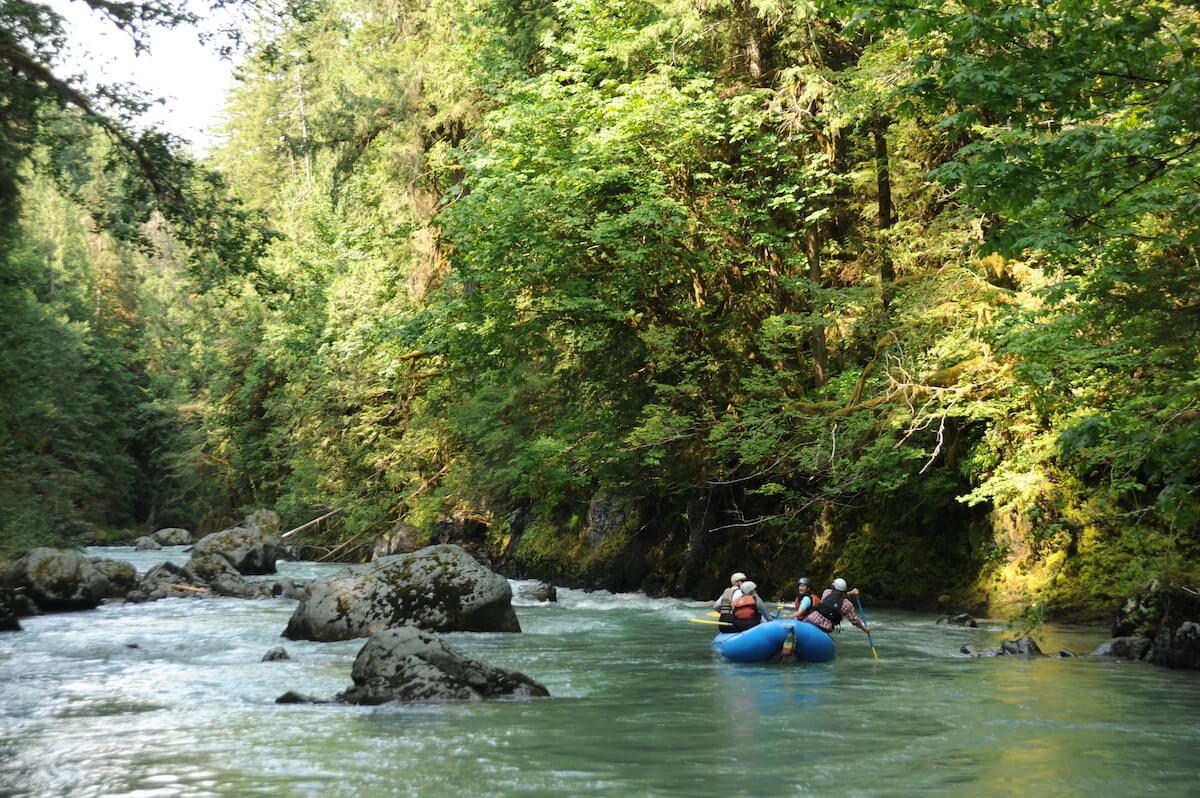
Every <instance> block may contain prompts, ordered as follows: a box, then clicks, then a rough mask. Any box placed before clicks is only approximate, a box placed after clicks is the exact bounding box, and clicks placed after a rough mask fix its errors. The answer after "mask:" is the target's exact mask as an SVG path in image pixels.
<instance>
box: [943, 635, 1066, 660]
mask: <svg viewBox="0 0 1200 798" xmlns="http://www.w3.org/2000/svg"><path fill="white" fill-rule="evenodd" d="M959 651H960V652H961V653H963V654H966V655H967V656H968V657H1042V656H1045V655H1044V654H1043V653H1042V650H1041V649H1040V648H1038V644H1037V643H1035V642H1033V638H1031V637H1029V636H1025V637H1019V638H1017V639H1016V640H1005V641H1004V642H1003V643H1001V644H1000V647H999V648H976V647H975V646H963V647H962V648H960V649H959Z"/></svg>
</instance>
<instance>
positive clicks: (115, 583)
mask: <svg viewBox="0 0 1200 798" xmlns="http://www.w3.org/2000/svg"><path fill="white" fill-rule="evenodd" d="M91 561H92V566H93V567H94V568H95V569H96V570H98V571H99V572H100V573H102V574H104V576H105V577H107V578H108V586H109V589H108V595H106V596H105V598H125V596H127V595H129V591H131V590H135V589H136V588H137V583H138V575H137V569H136V568H134V567H133V563H130V562H126V561H124V560H109V559H106V558H104V557H92V558H91Z"/></svg>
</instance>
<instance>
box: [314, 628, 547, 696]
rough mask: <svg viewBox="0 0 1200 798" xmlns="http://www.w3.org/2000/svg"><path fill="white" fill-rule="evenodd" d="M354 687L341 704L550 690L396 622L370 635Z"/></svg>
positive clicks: (361, 653) (358, 662) (536, 693)
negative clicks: (471, 657)
mask: <svg viewBox="0 0 1200 798" xmlns="http://www.w3.org/2000/svg"><path fill="white" fill-rule="evenodd" d="M351 677H352V678H353V679H354V686H353V687H351V688H349V689H347V690H345V691H343V692H342V693H339V694H338V696H337V698H338V700H339V701H342V702H344V703H347V704H368V705H374V704H382V703H385V702H388V701H419V702H445V701H482V700H484V699H488V698H534V697H542V696H548V695H550V692H549V691H548V690H547V689H546V688H545V687H543V686H542V685H541V684H538V683H537V682H535V681H534V680H533V679H530V678H529V677H528V676H526V675H524V674H523V673H518V672H517V671H512V670H508V669H507V668H499V667H496V666H494V665H488V664H487V663H484V662H480V661H478V660H474V659H470V658H469V657H466V656H464V655H462V654H460V653H459V652H457V651H455V650H454V649H452V648H450V647H449V646H447V645H446V643H445V642H444V641H443V640H442V639H441V638H440V637H438V636H437V635H435V634H433V633H431V632H427V631H424V630H421V629H417V628H416V627H415V626H399V627H396V628H394V629H386V630H384V631H382V632H378V633H376V634H373V635H371V637H370V639H369V640H368V641H367V642H366V644H365V645H364V646H363V647H362V649H361V650H360V651H359V652H358V656H357V657H355V659H354V668H353V670H352V671H351Z"/></svg>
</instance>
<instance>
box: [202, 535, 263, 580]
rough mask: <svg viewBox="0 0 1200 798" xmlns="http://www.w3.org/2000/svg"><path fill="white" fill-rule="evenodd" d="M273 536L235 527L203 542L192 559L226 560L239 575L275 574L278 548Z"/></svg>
mask: <svg viewBox="0 0 1200 798" xmlns="http://www.w3.org/2000/svg"><path fill="white" fill-rule="evenodd" d="M276 543H277V541H276V540H275V538H274V537H272V536H271V535H268V534H266V533H265V532H262V531H260V530H259V529H251V528H247V527H241V526H235V527H231V528H229V529H226V530H223V531H221V532H213V533H212V534H211V535H205V536H204V537H202V538H200V541H199V542H198V543H196V545H195V547H193V549H192V557H204V556H206V555H210V554H212V555H216V556H218V557H223V558H224V559H225V560H226V561H228V562H229V564H230V565H232V566H233V567H234V568H235V569H236V570H237V572H238V573H240V574H273V573H275V546H276Z"/></svg>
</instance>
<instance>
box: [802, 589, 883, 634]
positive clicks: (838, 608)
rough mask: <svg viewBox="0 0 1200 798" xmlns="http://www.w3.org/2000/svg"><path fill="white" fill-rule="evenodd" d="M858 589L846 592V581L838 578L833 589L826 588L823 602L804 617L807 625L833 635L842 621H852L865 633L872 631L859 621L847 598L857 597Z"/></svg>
mask: <svg viewBox="0 0 1200 798" xmlns="http://www.w3.org/2000/svg"><path fill="white" fill-rule="evenodd" d="M857 595H858V588H854V589H853V590H849V591H848V590H846V580H845V579H842V578H840V577H839V578H837V579H834V580H833V587H831V588H826V590H825V592H824V593H822V594H821V600H820V601H818V602H817V606H815V607H813V609H812V611H811V612H809V613H808V614H807V615H805V616H804V622H805V623H811V624H812V625H813V626H815V627H817V628H818V629H820V630H821V631H823V632H825V633H826V634H833V629H834V627H835V626H837V625H838V624H840V623H841V622H842V619H843V618H844V619H846V620H848V621H850V623H852V624H854V625H855V626H857V627H858V628H859V629H862V630H863V631H864V632H869V631H871V628H870V627H869V626H867V625H866V624H865V623H863V622H862V621H861V620H859V617H858V615H856V614H855V612H854V605H853V604H851V603H850V599H848V598H847V596H857Z"/></svg>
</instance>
